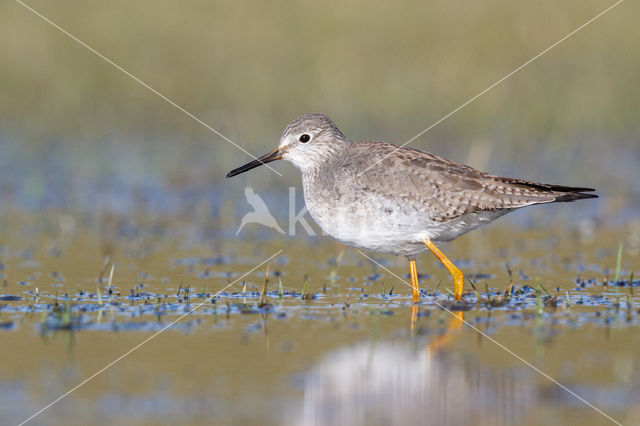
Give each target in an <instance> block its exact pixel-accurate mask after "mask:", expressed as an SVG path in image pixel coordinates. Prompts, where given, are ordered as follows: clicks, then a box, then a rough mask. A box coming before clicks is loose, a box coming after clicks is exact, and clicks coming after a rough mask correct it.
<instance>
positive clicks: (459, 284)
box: [424, 240, 464, 300]
mask: <svg viewBox="0 0 640 426" xmlns="http://www.w3.org/2000/svg"><path fill="white" fill-rule="evenodd" d="M424 243H425V244H426V245H427V247H429V250H431V251H432V252H433V254H435V255H436V257H437V258H438V260H440V262H442V264H443V265H444V266H446V268H447V269H448V270H449V272H451V275H453V284H454V288H455V293H454V297H455V298H456V300H462V290H463V289H464V273H463V272H462V271H461V270H460V269H458V268H457V266H456V265H454V264H453V262H451V261H450V260H449V259H448V258H447V256H445V255H444V253H442V252H441V251H440V249H439V248H438V247H436V246H435V244H433V243H432V242H431V240H425V242H424Z"/></svg>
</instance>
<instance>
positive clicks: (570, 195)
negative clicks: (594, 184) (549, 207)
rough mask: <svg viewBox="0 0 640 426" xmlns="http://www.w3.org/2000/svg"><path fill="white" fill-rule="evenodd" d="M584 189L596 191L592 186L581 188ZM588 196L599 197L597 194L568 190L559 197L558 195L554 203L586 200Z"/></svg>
mask: <svg viewBox="0 0 640 426" xmlns="http://www.w3.org/2000/svg"><path fill="white" fill-rule="evenodd" d="M581 190H582V191H594V190H593V189H591V188H588V189H581ZM587 198H598V195H597V194H583V193H581V192H567V193H566V194H562V195H560V196H559V197H556V199H555V200H553V201H554V203H562V202H567V201H576V200H586V199H587Z"/></svg>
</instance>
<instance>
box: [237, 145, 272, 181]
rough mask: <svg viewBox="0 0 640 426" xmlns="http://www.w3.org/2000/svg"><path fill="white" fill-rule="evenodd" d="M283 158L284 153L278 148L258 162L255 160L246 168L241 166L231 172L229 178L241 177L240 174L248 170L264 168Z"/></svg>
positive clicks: (246, 165)
mask: <svg viewBox="0 0 640 426" xmlns="http://www.w3.org/2000/svg"><path fill="white" fill-rule="evenodd" d="M281 158H282V152H280V151H279V150H278V148H276V149H274V150H273V151H271V152H270V153H268V154H265V155H263V156H262V157H260V158H258V159H257V160H253V161H252V162H250V163H247V164H245V165H244V166H240V167H238V168H237V169H233V170H231V171H230V172H229V173H227V177H228V178H230V177H234V176H235V175H239V174H240V173H244V172H246V171H248V170H251V169H255V168H256V167H258V166H262V165H263V164H267V163H270V162H272V161H275V160H280V159H281Z"/></svg>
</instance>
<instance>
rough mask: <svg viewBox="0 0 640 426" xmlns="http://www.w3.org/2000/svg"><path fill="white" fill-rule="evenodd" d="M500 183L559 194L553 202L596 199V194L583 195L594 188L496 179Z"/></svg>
mask: <svg viewBox="0 0 640 426" xmlns="http://www.w3.org/2000/svg"><path fill="white" fill-rule="evenodd" d="M498 180H501V181H502V182H507V183H512V184H516V185H522V186H526V187H528V188H533V189H537V190H538V191H540V192H560V193H563V194H561V195H558V196H557V197H556V199H555V200H553V202H559V203H562V202H568V201H576V200H586V199H587V198H598V195H597V194H584V192H592V191H595V189H594V188H580V187H577V186H562V185H551V184H547V183H538V182H528V181H526V180H521V179H510V178H498Z"/></svg>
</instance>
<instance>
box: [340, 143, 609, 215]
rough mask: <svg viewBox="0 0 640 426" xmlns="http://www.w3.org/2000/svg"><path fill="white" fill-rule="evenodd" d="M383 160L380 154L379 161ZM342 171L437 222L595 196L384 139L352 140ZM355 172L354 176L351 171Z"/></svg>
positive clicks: (365, 187)
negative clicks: (484, 169)
mask: <svg viewBox="0 0 640 426" xmlns="http://www.w3.org/2000/svg"><path fill="white" fill-rule="evenodd" d="M381 158H384V159H383V160H382V161H380V159H381ZM340 162H341V166H342V167H341V169H342V170H343V173H349V174H353V176H345V178H349V179H350V180H351V183H352V184H355V185H357V186H358V187H359V188H360V189H361V190H363V191H372V192H375V193H377V194H378V195H383V196H387V197H392V198H393V200H394V202H396V203H397V204H398V205H401V206H402V207H404V208H419V209H420V210H423V209H424V210H425V212H426V213H427V214H428V215H429V218H430V219H431V220H433V221H435V222H447V221H450V220H453V219H456V218H458V217H461V216H464V215H466V214H470V213H476V212H481V211H498V210H500V211H505V212H506V211H509V210H512V209H516V208H519V207H524V206H529V205H532V204H539V203H551V202H556V201H573V200H577V199H583V198H595V197H597V195H594V194H583V193H582V192H588V191H593V189H591V188H573V187H566V186H558V185H548V184H542V183H536V182H528V181H525V180H520V179H511V178H504V177H499V176H493V175H490V174H488V173H484V172H481V171H479V170H476V169H474V168H472V167H469V166H465V165H463V164H459V163H456V162H453V161H450V160H447V159H444V158H442V157H439V156H437V155H434V154H430V153H427V152H423V151H418V150H415V149H410V148H398V147H396V146H395V145H393V144H389V143H384V142H370V141H363V142H356V143H353V144H352V145H351V146H350V148H349V150H348V152H347V154H346V155H344V156H343V157H342V158H341V159H340ZM356 170H357V171H358V172H356V173H355V174H354V171H356Z"/></svg>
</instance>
